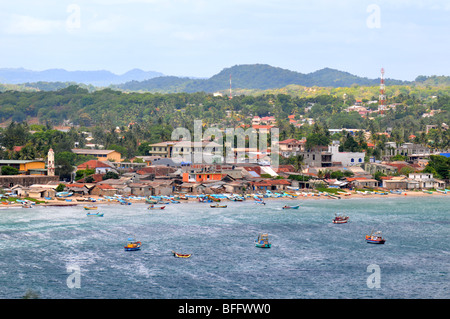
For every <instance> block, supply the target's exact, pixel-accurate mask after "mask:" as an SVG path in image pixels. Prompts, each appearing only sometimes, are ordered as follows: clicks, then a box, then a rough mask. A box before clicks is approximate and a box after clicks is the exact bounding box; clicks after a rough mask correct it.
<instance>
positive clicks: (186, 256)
mask: <svg viewBox="0 0 450 319" xmlns="http://www.w3.org/2000/svg"><path fill="white" fill-rule="evenodd" d="M172 253H173V256H174V257H176V258H189V257H191V254H179V253H176V252H174V251H173V252H172Z"/></svg>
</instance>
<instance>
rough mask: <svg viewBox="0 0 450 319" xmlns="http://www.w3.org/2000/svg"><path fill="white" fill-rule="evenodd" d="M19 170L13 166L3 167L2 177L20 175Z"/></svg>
mask: <svg viewBox="0 0 450 319" xmlns="http://www.w3.org/2000/svg"><path fill="white" fill-rule="evenodd" d="M18 174H19V170H18V169H17V168H15V167H11V166H2V175H18Z"/></svg>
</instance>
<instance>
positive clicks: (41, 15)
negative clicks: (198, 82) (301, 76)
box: [0, 0, 450, 80]
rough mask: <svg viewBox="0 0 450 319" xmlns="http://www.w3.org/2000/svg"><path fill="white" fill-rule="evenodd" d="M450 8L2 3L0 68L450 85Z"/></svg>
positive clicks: (207, 0)
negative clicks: (231, 73)
mask: <svg viewBox="0 0 450 319" xmlns="http://www.w3.org/2000/svg"><path fill="white" fill-rule="evenodd" d="M449 57H450V1H449V0H434V1H433V0H430V1H428V0H410V1H406V0H378V1H377V0H368V1H366V0H291V1H289V0H276V1H275V0H258V1H256V0H239V1H238V0H68V1H64V0H39V1H31V0H29V1H25V0H15V1H2V2H1V3H0V68H7V67H14V68H16V67H24V68H27V69H32V70H44V69H49V68H64V69H67V70H109V71H112V72H114V73H117V74H121V73H124V72H126V71H128V70H130V69H133V68H140V69H143V70H146V71H149V70H153V71H159V72H162V73H164V74H166V75H177V76H195V77H210V76H212V75H214V74H216V73H218V72H220V71H221V70H222V69H223V68H225V67H231V66H233V65H236V64H253V63H265V64H270V65H272V66H276V67H282V68H286V69H290V70H293V71H298V72H302V73H308V72H313V71H316V70H318V69H321V68H324V67H330V68H335V69H339V70H342V71H348V72H350V73H353V74H356V75H359V76H367V77H370V78H376V77H378V76H379V70H380V68H381V67H384V68H385V69H386V77H389V78H395V79H402V80H413V79H414V78H415V77H416V76H418V75H433V74H437V75H450V63H449Z"/></svg>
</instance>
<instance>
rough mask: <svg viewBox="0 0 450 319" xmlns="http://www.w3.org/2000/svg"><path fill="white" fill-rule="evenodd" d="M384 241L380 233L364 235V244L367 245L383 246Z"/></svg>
mask: <svg viewBox="0 0 450 319" xmlns="http://www.w3.org/2000/svg"><path fill="white" fill-rule="evenodd" d="M385 242H386V239H384V238H383V236H382V235H381V232H380V231H377V232H375V233H374V232H373V231H372V232H371V233H370V235H366V243H368V244H381V245H382V244H384V243H385Z"/></svg>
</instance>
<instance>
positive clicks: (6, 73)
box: [0, 68, 164, 86]
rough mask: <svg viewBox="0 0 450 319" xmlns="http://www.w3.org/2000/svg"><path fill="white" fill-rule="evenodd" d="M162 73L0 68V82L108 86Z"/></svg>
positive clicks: (145, 78)
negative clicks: (73, 83)
mask: <svg viewBox="0 0 450 319" xmlns="http://www.w3.org/2000/svg"><path fill="white" fill-rule="evenodd" d="M163 75H164V74H162V73H160V72H155V71H142V70H140V69H133V70H130V71H128V72H126V73H124V74H121V75H117V74H114V73H112V72H109V71H104V70H99V71H67V70H64V69H49V70H44V71H31V70H27V69H24V68H3V69H0V83H4V84H19V83H34V82H75V83H83V84H90V85H94V86H109V85H112V84H120V83H125V82H129V81H133V80H135V81H144V80H148V79H151V78H154V77H160V76H163Z"/></svg>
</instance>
